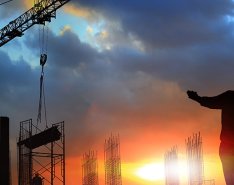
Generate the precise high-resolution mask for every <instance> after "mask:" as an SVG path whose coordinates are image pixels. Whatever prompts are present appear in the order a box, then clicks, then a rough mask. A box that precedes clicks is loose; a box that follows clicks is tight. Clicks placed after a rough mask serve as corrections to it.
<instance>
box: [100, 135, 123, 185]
mask: <svg viewBox="0 0 234 185" xmlns="http://www.w3.org/2000/svg"><path fill="white" fill-rule="evenodd" d="M104 162H105V185H122V178H121V159H120V140H119V136H112V135H111V137H110V138H109V139H107V140H105V145H104Z"/></svg>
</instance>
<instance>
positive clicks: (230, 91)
mask: <svg viewBox="0 0 234 185" xmlns="http://www.w3.org/2000/svg"><path fill="white" fill-rule="evenodd" d="M223 94H234V90H227V91H226V92H224V93H223Z"/></svg>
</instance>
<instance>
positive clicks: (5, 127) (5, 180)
mask: <svg viewBox="0 0 234 185" xmlns="http://www.w3.org/2000/svg"><path fill="white" fill-rule="evenodd" d="M0 185H10V156H9V118H8V117H0Z"/></svg>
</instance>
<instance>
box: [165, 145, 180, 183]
mask: <svg viewBox="0 0 234 185" xmlns="http://www.w3.org/2000/svg"><path fill="white" fill-rule="evenodd" d="M177 151H178V150H177V147H176V146H174V147H172V148H171V149H170V150H169V151H167V152H166V153H165V155H164V163H165V181H166V185H179V173H178V172H179V170H178V152H177Z"/></svg>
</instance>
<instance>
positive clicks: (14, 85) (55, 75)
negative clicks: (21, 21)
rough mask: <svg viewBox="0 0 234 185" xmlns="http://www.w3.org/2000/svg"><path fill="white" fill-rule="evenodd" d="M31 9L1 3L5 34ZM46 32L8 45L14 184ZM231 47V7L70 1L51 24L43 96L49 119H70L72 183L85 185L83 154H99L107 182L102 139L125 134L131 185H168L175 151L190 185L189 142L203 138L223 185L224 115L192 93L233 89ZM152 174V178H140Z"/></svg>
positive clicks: (1, 79)
mask: <svg viewBox="0 0 234 185" xmlns="http://www.w3.org/2000/svg"><path fill="white" fill-rule="evenodd" d="M3 1H4V0H0V2H3ZM33 2H34V1H33V0H14V1H12V2H10V3H8V4H5V5H2V6H0V27H1V28H2V27H4V26H5V25H6V24H8V23H9V22H10V21H12V20H13V19H15V18H16V17H18V16H19V15H21V14H22V13H24V12H25V11H26V10H27V9H29V8H30V7H31V6H32V5H33ZM38 30H39V28H38V26H34V27H33V28H31V29H29V30H28V31H26V32H25V34H24V36H23V37H21V38H16V39H14V40H12V41H11V42H9V43H7V44H6V45H4V46H2V47H1V48H0V87H1V91H0V103H1V104H0V115H1V116H8V117H10V134H11V140H10V143H11V165H12V180H13V183H14V184H13V185H15V184H17V183H16V182H17V175H16V167H17V163H16V161H17V152H16V141H17V137H18V132H19V122H20V121H23V120H26V119H29V118H32V119H33V121H36V118H37V109H38V99H39V77H40V70H41V69H40V65H39V58H40V57H39V56H40V53H39V51H40V49H39V34H38V33H39V32H38ZM233 50H234V3H233V1H232V0H205V1H204V0H118V1H117V0H71V2H69V3H68V4H67V5H65V6H64V7H63V8H61V9H59V10H58V11H57V17H56V19H53V20H52V22H51V23H50V24H49V31H48V60H47V64H46V67H45V93H46V104H47V115H48V120H49V122H50V123H56V122H59V121H65V127H66V128H65V129H66V157H67V158H66V160H67V165H66V170H67V184H68V185H80V184H81V178H82V177H81V176H82V175H81V158H82V154H83V153H85V152H87V151H89V150H90V149H92V150H97V151H98V158H99V184H100V185H104V169H103V160H104V154H103V149H104V141H105V139H106V138H108V137H109V136H110V135H111V133H112V134H119V136H120V141H121V161H122V182H123V185H143V184H144V185H163V184H164V153H165V152H166V151H168V150H169V149H170V148H171V147H173V146H175V145H177V147H178V155H179V169H178V171H179V172H180V179H181V184H182V185H185V184H187V175H186V171H187V169H186V167H187V166H186V165H187V163H186V162H187V161H186V151H185V139H186V138H187V137H189V136H191V135H192V134H193V133H197V132H199V131H200V132H201V135H202V137H203V152H204V169H205V170H204V171H205V178H206V179H207V180H209V179H215V181H216V184H218V185H225V182H224V178H223V173H222V167H221V162H220V160H219V155H218V148H219V133H220V129H221V125H220V122H221V119H220V113H221V112H220V111H219V110H210V109H206V108H203V107H201V106H199V104H197V103H195V102H193V101H191V100H189V99H188V98H187V95H186V91H187V90H188V89H190V90H195V91H197V92H198V93H199V94H200V95H202V96H203V95H207V96H213V95H217V94H219V93H221V92H224V91H226V90H228V89H234V72H233V70H234V52H233ZM41 127H42V128H43V127H45V124H44V123H42V125H41ZM147 170H148V171H147ZM145 171H146V172H145ZM152 171H154V174H155V176H153V175H152V176H153V179H151V178H150V177H145V178H142V176H144V174H145V173H146V174H147V173H149V172H152Z"/></svg>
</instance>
